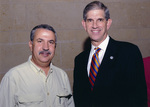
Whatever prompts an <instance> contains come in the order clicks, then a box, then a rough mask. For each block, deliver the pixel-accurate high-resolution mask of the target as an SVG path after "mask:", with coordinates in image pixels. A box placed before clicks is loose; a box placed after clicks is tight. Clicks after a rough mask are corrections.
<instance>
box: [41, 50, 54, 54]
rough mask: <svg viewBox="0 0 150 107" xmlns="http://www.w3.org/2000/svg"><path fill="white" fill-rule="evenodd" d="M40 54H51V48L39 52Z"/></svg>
mask: <svg viewBox="0 0 150 107" xmlns="http://www.w3.org/2000/svg"><path fill="white" fill-rule="evenodd" d="M40 54H51V52H50V51H49V50H43V51H40V52H39V55H40Z"/></svg>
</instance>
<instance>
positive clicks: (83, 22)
mask: <svg viewBox="0 0 150 107" xmlns="http://www.w3.org/2000/svg"><path fill="white" fill-rule="evenodd" d="M81 23H82V26H83V27H84V29H85V31H86V25H85V21H84V20H82V22H81Z"/></svg>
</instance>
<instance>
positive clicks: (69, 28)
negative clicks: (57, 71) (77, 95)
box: [0, 0, 150, 86]
mask: <svg viewBox="0 0 150 107" xmlns="http://www.w3.org/2000/svg"><path fill="white" fill-rule="evenodd" d="M90 1H91V0H0V80H1V78H2V77H3V75H4V74H5V73H6V72H7V71H8V70H9V69H10V68H12V67H14V66H16V65H18V64H20V63H23V62H25V61H27V59H28V56H29V55H30V54H31V52H30V50H29V48H28V41H29V34H30V31H31V29H32V28H33V27H34V26H35V25H37V24H41V23H47V24H50V25H52V26H53V27H54V28H55V30H56V31H57V33H58V45H57V48H56V55H55V58H54V59H53V63H54V64H55V65H57V66H58V67H60V68H62V69H64V70H65V71H66V72H67V74H68V75H69V79H70V82H71V86H72V84H73V67H74V57H75V56H76V55H77V54H79V53H80V52H81V51H82V50H83V43H84V41H85V40H86V38H87V34H86V33H85V31H84V29H83V28H82V26H81V20H82V11H83V8H84V7H85V5H86V4H87V3H89V2H90ZM101 1H102V2H104V3H105V4H106V5H107V6H108V8H109V10H110V14H111V18H112V19H113V24H112V26H111V28H110V31H109V34H110V35H111V37H113V38H114V39H117V40H123V41H128V42H132V43H134V44H136V45H138V46H139V48H140V50H141V52H142V55H143V57H147V56H150V48H149V46H150V35H149V34H150V0H101Z"/></svg>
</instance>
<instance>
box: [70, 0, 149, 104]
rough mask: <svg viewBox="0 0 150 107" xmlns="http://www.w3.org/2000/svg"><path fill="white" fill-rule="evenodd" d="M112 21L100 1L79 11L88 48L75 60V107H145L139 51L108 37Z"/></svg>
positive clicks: (142, 68) (142, 69)
mask: <svg viewBox="0 0 150 107" xmlns="http://www.w3.org/2000/svg"><path fill="white" fill-rule="evenodd" d="M111 23H112V20H111V19H110V14H109V10H108V8H107V7H106V6H105V5H104V4H103V3H102V2H100V1H93V2H91V3H89V4H88V5H87V6H86V7H85V8H84V11H83V20H82V25H83V27H84V29H85V31H86V32H87V34H88V36H89V38H90V40H91V47H90V48H89V49H87V50H85V51H83V52H82V53H80V54H79V55H78V56H77V57H76V58H75V67H74V86H73V95H74V101H75V106H76V107H146V106H147V93H146V82H145V77H144V67H143V61H142V56H141V53H140V51H139V48H138V47H137V46H136V45H134V44H131V43H127V42H120V41H116V40H114V39H113V38H111V37H110V36H109V35H108V30H109V28H110V26H111Z"/></svg>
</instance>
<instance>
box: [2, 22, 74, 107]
mask: <svg viewBox="0 0 150 107" xmlns="http://www.w3.org/2000/svg"><path fill="white" fill-rule="evenodd" d="M56 43H57V37H56V32H55V30H54V29H53V27H51V26H49V25H46V24H41V25H38V26H35V27H34V28H33V29H32V31H31V33H30V41H29V47H30V50H31V52H32V55H31V56H30V57H29V59H28V61H27V62H25V63H23V64H21V65H18V66H16V67H14V68H12V69H10V70H9V72H7V73H6V75H5V76H4V77H3V79H2V81H1V85H0V107H74V101H73V97H72V92H71V88H70V83H69V79H68V76H67V74H66V73H65V72H64V71H63V70H62V69H60V68H58V67H56V66H54V65H53V64H52V59H53V57H54V54H55V49H56Z"/></svg>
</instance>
